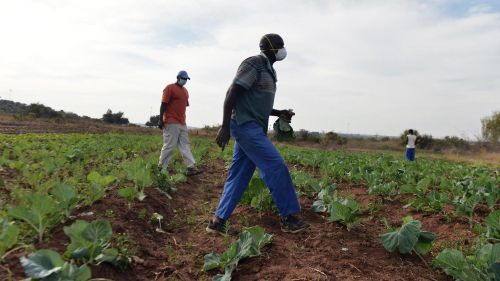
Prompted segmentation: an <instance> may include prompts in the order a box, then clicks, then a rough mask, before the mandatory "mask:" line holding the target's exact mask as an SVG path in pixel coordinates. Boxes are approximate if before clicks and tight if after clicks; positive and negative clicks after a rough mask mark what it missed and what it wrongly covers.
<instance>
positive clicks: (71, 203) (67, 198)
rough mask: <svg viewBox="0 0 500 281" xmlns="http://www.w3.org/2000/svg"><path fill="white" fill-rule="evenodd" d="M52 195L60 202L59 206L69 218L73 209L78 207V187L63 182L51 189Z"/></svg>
mask: <svg viewBox="0 0 500 281" xmlns="http://www.w3.org/2000/svg"><path fill="white" fill-rule="evenodd" d="M51 193H52V196H54V198H55V199H56V201H58V202H59V208H60V209H61V210H63V211H64V214H65V215H66V217H67V218H69V216H70V214H71V211H73V209H74V208H75V207H76V205H77V204H78V201H79V200H80V198H79V196H78V192H77V191H76V188H74V187H73V186H70V185H66V184H63V183H60V184H57V185H56V186H54V188H53V189H52V191H51Z"/></svg>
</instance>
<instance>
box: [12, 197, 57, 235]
mask: <svg viewBox="0 0 500 281" xmlns="http://www.w3.org/2000/svg"><path fill="white" fill-rule="evenodd" d="M26 199H27V201H28V202H27V204H23V205H21V206H17V207H14V208H11V209H9V215H10V216H12V217H14V218H16V219H20V220H23V221H25V222H26V223H28V224H29V225H30V226H31V227H32V228H33V229H34V230H35V231H36V232H37V233H38V241H39V242H42V239H43V235H44V233H45V231H46V230H47V228H48V227H49V226H50V224H51V222H53V220H54V217H53V216H54V215H55V214H56V213H57V212H58V211H59V209H58V208H57V207H56V202H55V201H54V199H52V197H50V196H48V195H46V194H37V193H28V194H26Z"/></svg>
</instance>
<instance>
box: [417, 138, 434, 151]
mask: <svg viewBox="0 0 500 281" xmlns="http://www.w3.org/2000/svg"><path fill="white" fill-rule="evenodd" d="M433 145H434V138H433V137H432V136H431V135H421V136H418V137H417V140H416V142H415V146H416V147H417V148H420V149H431V148H432V146H433Z"/></svg>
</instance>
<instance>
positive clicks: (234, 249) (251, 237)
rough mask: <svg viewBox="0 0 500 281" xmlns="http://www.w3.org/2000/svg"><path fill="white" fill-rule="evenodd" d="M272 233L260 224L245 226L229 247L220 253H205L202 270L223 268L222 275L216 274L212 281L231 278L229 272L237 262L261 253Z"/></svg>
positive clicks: (234, 267) (269, 240) (230, 272)
mask: <svg viewBox="0 0 500 281" xmlns="http://www.w3.org/2000/svg"><path fill="white" fill-rule="evenodd" d="M271 238H272V235H270V234H267V233H265V231H264V229H263V228H262V227H260V226H254V227H250V228H246V229H245V230H243V232H242V233H241V234H240V237H239V238H238V240H237V241H235V242H233V243H231V245H230V246H229V249H228V250H227V251H226V252H224V253H223V254H222V255H219V254H217V253H210V254H207V255H205V258H204V259H205V262H204V265H203V270H204V271H209V270H212V269H215V268H224V271H225V272H224V275H221V274H217V275H216V276H215V277H214V279H213V280H214V281H216V280H217V281H221V280H231V274H232V272H233V271H234V270H235V269H236V266H237V265H238V262H239V261H240V260H242V259H244V258H249V257H255V256H258V255H260V254H261V252H260V250H261V248H262V247H264V246H265V245H267V244H269V243H270V242H271Z"/></svg>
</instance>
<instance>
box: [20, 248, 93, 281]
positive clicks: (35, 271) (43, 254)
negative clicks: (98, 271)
mask: <svg viewBox="0 0 500 281" xmlns="http://www.w3.org/2000/svg"><path fill="white" fill-rule="evenodd" d="M20 261H21V265H22V266H23V268H24V272H25V273H26V275H27V276H29V277H31V278H33V279H34V280H42V281H56V280H61V281H63V280H64V281H86V280H89V279H90V278H91V271H90V268H89V267H88V266H87V265H82V266H80V267H78V266H76V265H74V264H70V263H68V262H64V261H63V259H62V258H61V256H60V255H59V254H58V253H56V252H54V251H51V250H39V251H36V252H35V253H33V254H31V255H30V256H29V258H25V257H21V258H20Z"/></svg>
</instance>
